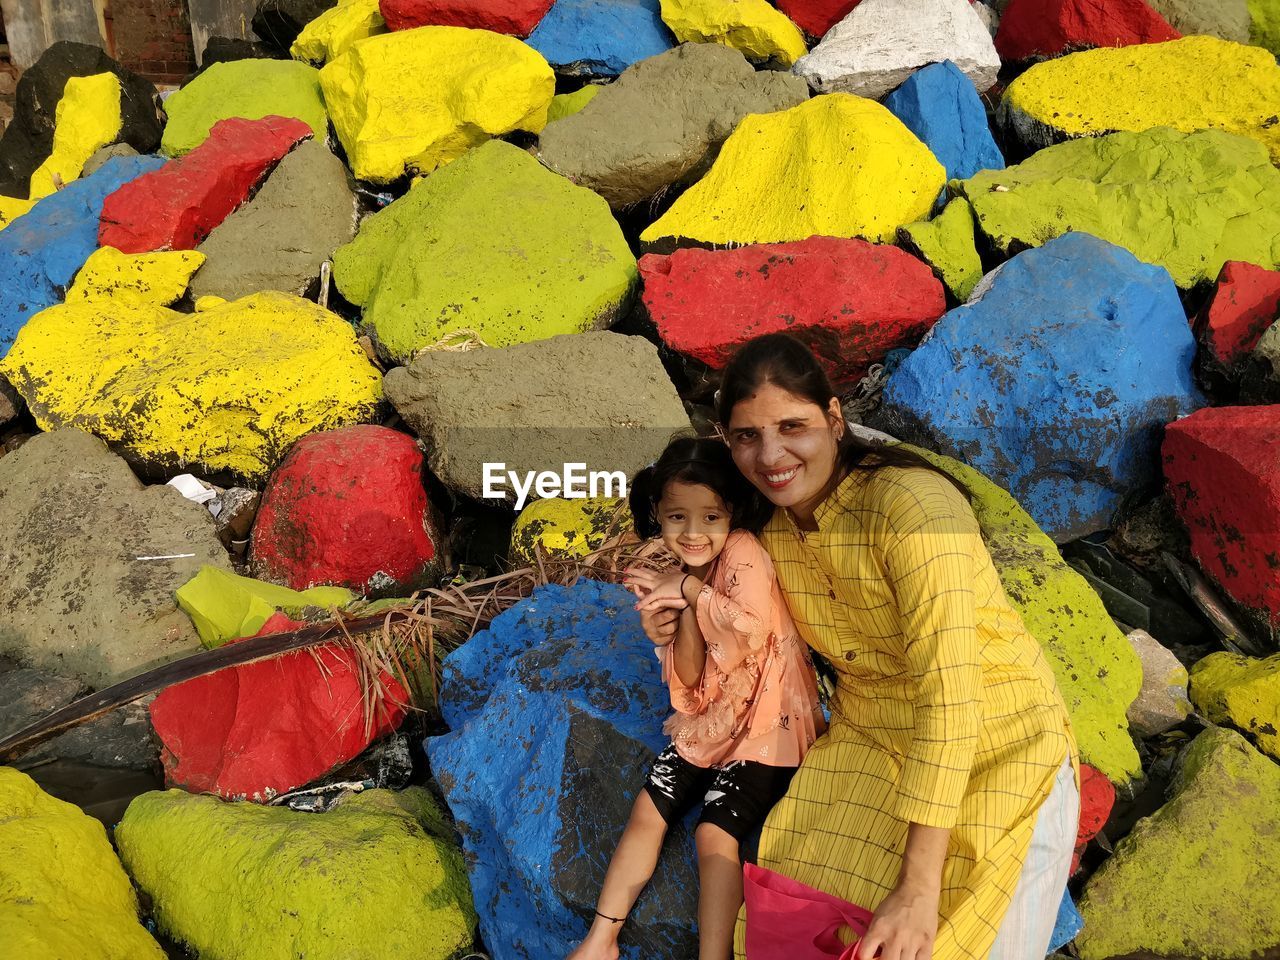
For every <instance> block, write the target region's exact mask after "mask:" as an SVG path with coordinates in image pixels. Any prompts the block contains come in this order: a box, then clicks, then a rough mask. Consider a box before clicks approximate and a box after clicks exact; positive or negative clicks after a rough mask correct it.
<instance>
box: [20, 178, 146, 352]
mask: <svg viewBox="0 0 1280 960" xmlns="http://www.w3.org/2000/svg"><path fill="white" fill-rule="evenodd" d="M162 164H163V161H161V160H159V159H157V158H155V157H134V158H130V159H116V160H110V161H108V162H107V163H106V164H104V165H103V167H102V169H101V170H99V171H98V172H97V173H95V174H94V175H93V176H90V177H81V178H80V179H79V180H77V181H75V182H74V183H71V184H68V185H67V187H66V188H65V189H63V190H59V191H58V192H57V193H55V194H54V195H53V196H51V197H45V198H44V199H43V200H41V201H40V202H39V203H38V204H36V206H35V207H34V208H33V209H32V210H31V212H30V213H27V214H25V215H23V216H22V217H21V218H20V219H19V220H17V221H15V222H14V223H11V224H10V225H9V226H7V227H5V229H4V230H2V231H0V354H2V353H4V351H6V350H8V349H9V345H10V344H11V343H13V338H14V337H15V336H17V334H18V331H19V330H21V329H22V325H23V324H24V323H26V322H27V319H28V318H29V317H31V316H32V315H33V314H35V313H38V312H39V311H41V310H43V309H44V308H45V307H48V306H50V305H52V304H55V303H57V302H58V301H59V300H61V299H62V292H63V291H64V290H65V289H66V288H67V287H69V286H70V285H71V280H72V278H73V277H75V275H76V271H78V270H79V269H80V267H81V266H83V265H84V262H85V260H86V259H88V257H89V255H90V254H91V253H93V251H94V250H95V249H96V248H97V246H98V218H99V217H100V216H101V213H102V203H103V201H104V200H105V199H106V197H107V196H108V195H109V194H111V193H113V192H115V190H116V189H118V188H119V187H120V186H121V185H122V184H125V183H128V182H129V181H130V180H132V179H133V178H135V177H137V176H139V175H141V174H143V173H146V172H147V171H149V170H155V169H157V168H159V167H160V166H161V165H162Z"/></svg>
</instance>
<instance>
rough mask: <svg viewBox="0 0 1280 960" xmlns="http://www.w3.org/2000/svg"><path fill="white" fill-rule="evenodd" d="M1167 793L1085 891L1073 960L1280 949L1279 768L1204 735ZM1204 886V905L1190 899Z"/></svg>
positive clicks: (1236, 739)
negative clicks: (1207, 883)
mask: <svg viewBox="0 0 1280 960" xmlns="http://www.w3.org/2000/svg"><path fill="white" fill-rule="evenodd" d="M1171 792H1172V797H1171V799H1170V800H1169V802H1168V803H1167V804H1165V805H1164V806H1163V807H1161V808H1160V809H1159V810H1157V811H1156V812H1155V813H1154V814H1152V815H1151V816H1150V817H1147V818H1145V819H1143V820H1140V821H1138V824H1137V826H1135V827H1134V828H1133V832H1132V833H1130V834H1129V836H1127V837H1126V838H1125V839H1123V840H1121V841H1120V842H1119V843H1118V844H1116V851H1115V854H1114V855H1113V856H1112V857H1111V858H1110V859H1109V860H1107V861H1106V862H1105V863H1103V864H1102V866H1101V867H1099V868H1098V871H1097V872H1096V873H1095V874H1094V875H1093V876H1092V877H1091V878H1090V880H1089V883H1088V885H1087V886H1086V887H1085V890H1084V896H1083V898H1082V899H1081V901H1080V912H1081V913H1082V914H1083V915H1084V920H1085V927H1084V930H1083V931H1082V932H1081V933H1080V935H1079V936H1078V937H1076V949H1077V950H1078V951H1079V953H1080V956H1081V957H1082V958H1083V960H1106V958H1110V957H1119V956H1129V955H1136V954H1144V953H1145V954H1147V955H1155V956H1184V957H1198V956H1206V957H1209V956H1211V957H1221V958H1223V960H1246V958H1250V957H1256V956H1258V955H1259V954H1265V953H1266V952H1267V951H1273V952H1274V951H1276V950H1277V949H1280V913H1277V911H1276V909H1275V905H1276V903H1277V902H1278V901H1280V873H1277V872H1276V870H1275V869H1274V864H1276V863H1277V862H1280V830H1276V829H1274V826H1275V823H1276V811H1277V810H1280V767H1277V766H1276V765H1275V764H1274V763H1272V762H1271V761H1270V760H1268V759H1267V758H1266V757H1264V756H1263V755H1262V754H1260V753H1258V751H1256V750H1255V749H1253V747H1251V746H1250V745H1249V744H1248V743H1247V742H1245V740H1244V738H1243V737H1241V736H1240V734H1238V733H1234V732H1232V731H1230V730H1223V729H1220V728H1213V729H1209V730H1206V731H1205V732H1204V733H1202V734H1200V735H1199V736H1198V737H1196V739H1195V740H1194V741H1193V742H1192V744H1191V746H1190V747H1189V748H1188V749H1187V752H1186V753H1185V754H1184V755H1183V758H1182V763H1181V769H1180V771H1179V772H1178V775H1177V777H1176V778H1175V780H1174V782H1173V784H1172V787H1171ZM1205 877H1213V878H1214V886H1213V896H1212V897H1210V898H1208V899H1207V900H1206V899H1204V898H1202V897H1200V896H1198V895H1197V894H1196V892H1195V891H1196V890H1197V889H1198V886H1197V885H1198V884H1202V883H1203V882H1204V878H1205Z"/></svg>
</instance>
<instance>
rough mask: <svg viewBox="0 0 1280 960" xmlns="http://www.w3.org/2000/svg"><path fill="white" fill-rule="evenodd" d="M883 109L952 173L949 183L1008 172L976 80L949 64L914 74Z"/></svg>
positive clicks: (940, 64)
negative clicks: (981, 174) (989, 172)
mask: <svg viewBox="0 0 1280 960" xmlns="http://www.w3.org/2000/svg"><path fill="white" fill-rule="evenodd" d="M884 105H885V106H886V107H888V108H889V111H890V112H891V113H892V114H893V115H894V116H895V117H897V118H898V119H899V120H901V121H902V122H903V124H905V125H906V127H907V129H908V130H910V131H911V132H912V133H914V134H915V135H916V136H917V137H919V138H920V139H921V140H923V141H924V144H925V146H926V147H928V148H929V149H930V150H932V151H933V155H934V156H935V157H937V158H938V160H939V162H941V163H942V165H943V166H944V167H946V168H947V179H948V180H953V179H957V178H958V179H961V180H964V179H967V178H969V177H972V176H973V175H974V174H975V173H977V172H978V171H979V170H1003V169H1004V157H1003V156H1002V155H1001V154H1000V148H999V147H997V146H996V141H995V139H994V138H993V137H992V136H991V127H990V126H988V124H987V111H986V108H985V107H984V106H983V105H982V98H981V97H979V96H978V90H977V88H976V87H975V86H974V85H973V81H972V80H970V79H969V78H968V77H966V76H965V75H964V73H963V72H962V71H961V70H960V68H959V67H957V66H956V65H955V64H954V63H952V62H951V61H950V60H946V61H944V62H942V63H934V64H931V65H929V66H927V67H925V68H924V69H923V70H919V71H917V72H916V73H913V74H912V75H911V79H909V80H908V81H907V82H906V83H904V84H903V85H902V86H900V87H899V88H898V89H897V90H895V91H894V92H893V93H891V94H889V96H888V97H886V98H885V101H884Z"/></svg>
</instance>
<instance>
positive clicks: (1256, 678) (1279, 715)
mask: <svg viewBox="0 0 1280 960" xmlns="http://www.w3.org/2000/svg"><path fill="white" fill-rule="evenodd" d="M1191 697H1192V699H1193V700H1195V704H1196V707H1197V708H1198V709H1199V710H1200V712H1201V713H1202V714H1204V716H1205V718H1206V719H1208V720H1209V721H1211V722H1213V723H1219V724H1230V725H1231V726H1234V727H1236V728H1238V729H1240V730H1243V731H1244V732H1245V733H1248V734H1249V735H1250V736H1251V737H1252V738H1253V740H1254V742H1255V743H1257V745H1258V748H1259V749H1260V750H1262V751H1263V753H1267V754H1270V755H1271V756H1272V757H1274V758H1276V759H1277V760H1280V654H1276V655H1275V656H1272V657H1267V658H1266V659H1264V660H1259V659H1254V658H1253V657H1245V656H1241V655H1239V654H1235V653H1227V652H1225V651H1221V652H1218V653H1211V654H1209V656H1207V657H1205V658H1204V659H1203V660H1201V661H1200V662H1199V663H1197V664H1196V665H1195V666H1194V667H1192V668H1191Z"/></svg>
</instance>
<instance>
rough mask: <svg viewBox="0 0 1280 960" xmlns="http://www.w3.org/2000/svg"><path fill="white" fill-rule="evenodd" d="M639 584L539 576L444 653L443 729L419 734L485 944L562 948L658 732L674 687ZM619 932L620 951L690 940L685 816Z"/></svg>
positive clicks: (674, 948)
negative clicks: (455, 829) (648, 625)
mask: <svg viewBox="0 0 1280 960" xmlns="http://www.w3.org/2000/svg"><path fill="white" fill-rule="evenodd" d="M633 603H634V600H633V598H632V597H631V595H630V594H629V593H627V592H626V591H625V590H623V589H622V588H621V587H618V586H614V585H610V584H603V583H598V582H596V581H591V580H582V581H579V583H577V584H576V585H575V586H573V587H568V588H566V587H559V586H546V587H542V588H541V589H539V590H538V591H537V592H535V593H534V594H533V596H532V597H530V598H529V599H528V600H525V601H523V602H521V603H519V604H517V605H516V606H515V607H513V608H511V609H510V610H508V611H507V612H506V613H504V614H502V616H500V617H498V618H497V619H495V620H494V621H493V623H492V624H491V625H490V627H489V629H488V630H486V631H484V632H483V633H479V634H477V635H476V636H474V637H473V638H472V639H471V640H469V641H468V642H467V643H466V644H465V645H463V646H462V647H460V648H459V649H457V650H456V651H454V652H453V653H452V654H450V655H449V658H448V659H447V660H446V661H445V669H444V683H443V696H442V710H443V713H444V718H445V720H446V722H447V723H448V724H449V726H450V727H451V728H452V731H453V732H452V733H449V734H447V735H445V736H443V737H435V738H432V739H430V740H428V741H427V752H428V755H429V756H430V759H431V768H432V771H433V772H434V774H435V776H436V779H437V780H438V781H439V782H440V784H441V785H442V786H443V787H444V791H445V796H446V798H447V800H448V802H449V806H450V808H451V809H452V811H453V814H454V817H455V818H456V819H457V821H458V826H459V828H460V831H461V833H462V838H463V849H464V851H465V853H466V859H467V864H468V870H469V872H470V875H471V887H472V892H473V894H474V897H475V904H476V910H477V911H478V912H479V914H480V929H481V933H482V935H483V937H484V941H485V943H486V944H487V946H488V948H489V950H490V951H491V952H492V954H493V957H494V960H545V958H548V957H563V956H565V955H566V954H567V953H568V952H569V951H570V950H571V949H573V947H574V946H575V945H576V944H577V943H578V941H579V940H580V939H581V938H582V937H583V935H585V933H586V931H587V928H588V926H590V922H591V919H592V917H593V912H594V910H595V903H596V898H597V897H598V895H599V893H600V885H601V883H602V882H603V880H604V872H605V869H606V867H607V866H608V863H609V858H610V857H611V856H612V854H613V848H614V845H615V844H616V843H617V840H618V837H619V836H620V835H621V833H622V828H623V826H624V825H625V823H626V820H627V817H628V815H629V813H630V809H631V803H632V801H633V800H634V798H635V795H636V793H637V792H638V791H639V789H640V786H641V784H642V783H643V782H644V776H645V773H646V772H647V770H648V765H649V763H650V761H651V760H652V758H653V756H654V754H655V753H656V752H657V751H658V750H659V749H661V748H662V747H663V746H664V745H665V743H666V739H665V738H664V737H663V735H662V720H663V718H664V717H665V716H666V714H667V713H669V712H670V699H669V697H668V694H667V689H666V686H665V685H664V684H663V683H662V682H661V673H660V670H659V667H658V661H657V659H656V658H655V657H654V655H653V645H652V644H651V643H650V642H649V640H648V639H646V637H645V635H644V633H643V632H642V631H641V629H640V621H639V618H638V616H637V615H636V613H635V611H634V610H633V608H632V604H633ZM672 833H673V836H671V837H670V838H668V842H667V845H666V847H665V848H664V852H663V855H662V859H661V860H660V861H659V863H658V870H657V872H656V873H655V875H654V878H653V880H652V881H651V882H650V884H649V886H648V887H647V888H646V889H645V891H644V893H643V894H641V896H640V900H639V901H638V902H637V903H636V906H635V908H634V909H633V910H632V912H631V914H630V919H629V920H628V922H627V926H626V929H625V930H624V931H623V933H622V939H621V947H622V956H623V957H624V958H626V960H642V958H644V960H648V958H653V957H686V956H693V955H696V953H697V934H696V931H695V918H694V911H695V906H696V900H697V898H696V897H695V896H692V895H691V891H693V890H696V889H697V874H696V870H695V868H694V860H693V844H692V831H691V830H690V829H688V827H687V825H679V826H677V827H676V828H675V829H674V830H673V831H672Z"/></svg>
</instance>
